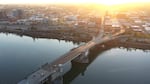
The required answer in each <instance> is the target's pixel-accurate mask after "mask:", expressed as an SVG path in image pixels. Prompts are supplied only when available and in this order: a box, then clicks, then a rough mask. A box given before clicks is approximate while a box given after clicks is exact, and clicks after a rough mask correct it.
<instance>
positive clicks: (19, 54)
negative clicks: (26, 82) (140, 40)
mask: <svg viewBox="0 0 150 84" xmlns="http://www.w3.org/2000/svg"><path fill="white" fill-rule="evenodd" d="M78 45H80V44H77V43H73V42H69V41H64V40H60V41H59V40H57V39H42V38H36V39H35V38H32V37H28V36H18V35H15V34H5V33H0V84H16V83H17V82H19V81H20V80H22V79H24V77H26V76H28V75H29V74H31V73H32V72H33V71H35V70H37V69H38V68H39V67H40V66H41V65H43V64H45V63H47V62H52V61H53V60H55V59H57V58H58V57H60V56H61V55H63V54H65V53H66V52H68V51H70V50H71V49H72V48H74V47H77V46H78ZM88 58H89V63H86V64H81V63H77V62H72V67H71V69H70V70H69V71H68V72H66V73H65V74H64V75H63V83H64V84H149V83H150V80H149V78H150V66H149V64H150V61H149V60H150V51H143V50H140V49H134V48H130V49H127V48H123V47H112V48H108V49H102V47H100V48H93V49H91V50H90V51H89V55H88Z"/></svg>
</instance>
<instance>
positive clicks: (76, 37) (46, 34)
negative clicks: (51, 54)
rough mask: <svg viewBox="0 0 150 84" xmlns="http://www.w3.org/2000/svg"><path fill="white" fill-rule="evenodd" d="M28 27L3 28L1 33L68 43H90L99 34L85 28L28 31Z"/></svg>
mask: <svg viewBox="0 0 150 84" xmlns="http://www.w3.org/2000/svg"><path fill="white" fill-rule="evenodd" d="M25 27H26V26H20V27H19V26H18V27H15V26H7V27H1V28H0V32H3V33H14V34H17V35H20V36H23V35H26V36H30V37H33V38H51V39H58V40H68V41H77V42H78V41H80V42H88V41H90V40H91V39H92V38H93V37H94V36H96V34H97V33H98V32H96V31H92V30H89V29H85V28H77V29H74V28H60V29H54V28H51V29H42V28H41V29H42V30H40V29H27V28H25Z"/></svg>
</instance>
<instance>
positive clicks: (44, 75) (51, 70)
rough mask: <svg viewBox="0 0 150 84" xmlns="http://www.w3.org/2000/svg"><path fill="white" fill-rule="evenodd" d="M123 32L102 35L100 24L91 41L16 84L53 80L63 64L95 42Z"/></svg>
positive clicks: (103, 40) (33, 83)
mask: <svg viewBox="0 0 150 84" xmlns="http://www.w3.org/2000/svg"><path fill="white" fill-rule="evenodd" d="M124 32H125V30H123V29H121V30H120V32H118V33H115V34H113V35H105V36H104V31H103V25H102V26H101V32H100V33H99V34H98V35H97V36H96V37H95V38H93V39H92V40H91V41H89V42H88V43H86V44H83V45H81V46H79V47H77V48H74V49H72V50H71V51H69V52H68V53H66V54H64V55H63V56H61V57H60V58H58V59H56V60H54V61H53V62H52V63H47V64H45V65H43V66H42V67H41V68H40V69H39V70H37V71H36V72H34V73H32V74H31V75H29V76H28V77H27V78H26V79H24V80H22V81H20V82H19V83H18V84H43V83H45V82H46V81H47V80H49V79H51V80H55V78H57V77H58V76H59V75H60V74H59V72H62V66H63V65H65V64H66V63H68V62H70V61H71V60H73V59H75V58H77V57H79V56H80V55H81V54H83V53H85V52H87V51H88V50H89V49H90V48H92V47H94V46H95V45H97V44H101V43H104V42H107V41H110V40H113V39H115V38H118V37H120V36H119V35H120V34H122V33H124ZM57 73H58V74H57ZM53 74H55V75H53Z"/></svg>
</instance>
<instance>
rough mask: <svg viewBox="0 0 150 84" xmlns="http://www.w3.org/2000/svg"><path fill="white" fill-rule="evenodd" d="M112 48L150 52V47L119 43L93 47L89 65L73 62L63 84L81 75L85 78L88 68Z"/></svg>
mask: <svg viewBox="0 0 150 84" xmlns="http://www.w3.org/2000/svg"><path fill="white" fill-rule="evenodd" d="M112 48H124V49H127V51H130V50H132V49H135V50H136V49H141V50H143V51H144V52H149V48H150V47H149V46H148V47H147V46H142V48H141V47H138V46H135V45H130V44H126V43H120V42H118V41H112V42H111V43H110V42H107V43H105V44H101V45H97V46H96V47H93V48H92V49H90V50H89V54H88V60H89V62H88V63H79V62H76V61H71V65H72V66H71V69H70V70H69V71H68V72H66V73H65V74H64V75H63V76H62V80H63V83H62V84H70V83H71V82H72V81H73V80H74V79H75V78H76V77H78V76H79V75H82V76H84V72H85V71H86V69H87V67H88V66H89V65H90V64H91V63H92V62H94V60H95V59H96V58H97V57H98V56H99V54H101V53H103V52H105V51H107V50H110V49H112Z"/></svg>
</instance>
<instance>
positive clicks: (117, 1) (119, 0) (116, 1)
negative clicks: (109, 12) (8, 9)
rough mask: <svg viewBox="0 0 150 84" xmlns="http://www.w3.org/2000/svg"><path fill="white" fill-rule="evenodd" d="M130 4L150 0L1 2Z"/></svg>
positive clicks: (10, 0)
mask: <svg viewBox="0 0 150 84" xmlns="http://www.w3.org/2000/svg"><path fill="white" fill-rule="evenodd" d="M130 2H150V0H0V4H24V3H25V4H26V3H30V4H42V3H99V4H104V5H114V4H123V3H130Z"/></svg>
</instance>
